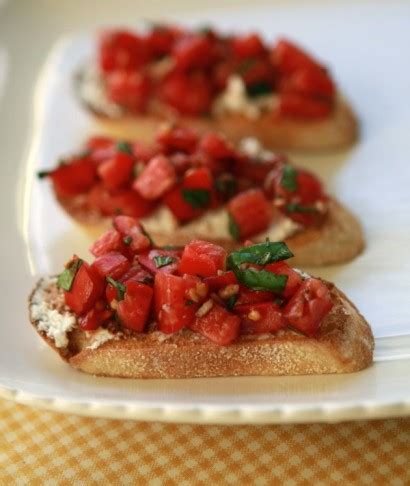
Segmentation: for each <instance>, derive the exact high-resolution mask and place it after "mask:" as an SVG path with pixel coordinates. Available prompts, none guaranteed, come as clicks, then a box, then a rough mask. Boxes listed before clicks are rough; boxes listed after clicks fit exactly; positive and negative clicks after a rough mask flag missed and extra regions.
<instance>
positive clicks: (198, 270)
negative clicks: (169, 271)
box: [178, 240, 227, 277]
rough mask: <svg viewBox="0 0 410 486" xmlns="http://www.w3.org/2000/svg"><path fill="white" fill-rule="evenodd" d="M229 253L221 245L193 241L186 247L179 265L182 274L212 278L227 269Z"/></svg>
mask: <svg viewBox="0 0 410 486" xmlns="http://www.w3.org/2000/svg"><path fill="white" fill-rule="evenodd" d="M226 256H227V253H226V251H225V250H224V249H223V248H222V247H221V246H219V245H214V244H213V243H209V242H207V241H201V240H193V241H191V242H190V243H188V245H186V246H185V248H184V251H183V253H182V257H181V261H180V263H179V267H178V271H179V273H181V274H184V273H187V274H189V275H198V276H200V277H211V276H212V275H216V274H217V273H218V270H224V269H225V260H226Z"/></svg>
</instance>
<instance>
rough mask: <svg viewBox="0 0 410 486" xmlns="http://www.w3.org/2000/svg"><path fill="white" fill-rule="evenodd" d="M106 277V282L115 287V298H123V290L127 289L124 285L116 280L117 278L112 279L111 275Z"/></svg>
mask: <svg viewBox="0 0 410 486" xmlns="http://www.w3.org/2000/svg"><path fill="white" fill-rule="evenodd" d="M106 279H107V282H108V283H110V284H111V285H112V286H113V287H115V288H116V289H117V300H123V299H124V294H125V291H126V290H127V289H126V287H125V285H124V284H122V283H121V282H118V280H114V279H113V278H111V277H106Z"/></svg>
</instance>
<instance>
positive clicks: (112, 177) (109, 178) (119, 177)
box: [97, 152, 134, 190]
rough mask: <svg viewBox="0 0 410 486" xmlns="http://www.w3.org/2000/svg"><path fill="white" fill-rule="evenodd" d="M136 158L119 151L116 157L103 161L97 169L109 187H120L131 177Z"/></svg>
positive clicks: (105, 184)
mask: <svg viewBox="0 0 410 486" xmlns="http://www.w3.org/2000/svg"><path fill="white" fill-rule="evenodd" d="M133 167H134V158H133V157H132V156H131V155H129V154H126V153H124V152H117V153H116V154H115V155H114V157H112V158H110V159H108V160H105V161H104V162H102V163H101V164H100V165H99V166H98V169H97V172H98V175H99V177H100V178H101V180H102V181H103V184H104V186H105V187H106V188H107V189H110V190H112V189H118V188H119V187H121V186H123V185H124V184H126V183H127V182H128V181H129V180H130V177H131V174H132V169H133Z"/></svg>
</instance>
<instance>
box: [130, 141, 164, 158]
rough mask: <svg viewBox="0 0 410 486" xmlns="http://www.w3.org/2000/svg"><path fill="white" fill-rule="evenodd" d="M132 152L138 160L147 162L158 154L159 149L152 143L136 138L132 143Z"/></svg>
mask: <svg viewBox="0 0 410 486" xmlns="http://www.w3.org/2000/svg"><path fill="white" fill-rule="evenodd" d="M132 153H133V154H134V157H135V158H136V159H137V161H138V162H144V163H147V162H149V161H150V160H151V159H152V158H153V157H155V156H156V155H158V154H159V149H158V147H156V146H155V145H153V144H149V143H146V142H143V141H141V140H138V141H137V142H134V143H133V144H132Z"/></svg>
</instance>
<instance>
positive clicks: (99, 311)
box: [78, 302, 113, 331]
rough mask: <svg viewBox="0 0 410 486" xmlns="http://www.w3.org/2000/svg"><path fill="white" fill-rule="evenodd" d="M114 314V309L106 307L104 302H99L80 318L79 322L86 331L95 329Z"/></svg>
mask: <svg viewBox="0 0 410 486" xmlns="http://www.w3.org/2000/svg"><path fill="white" fill-rule="evenodd" d="M99 304H100V305H99ZM112 314H113V312H112V310H110V309H105V306H104V302H97V304H96V306H95V307H93V308H92V309H91V310H89V311H88V312H87V314H85V315H84V316H80V317H79V318H78V323H79V325H80V327H81V329H83V330H84V331H94V330H95V329H98V328H99V327H100V326H101V325H102V324H104V322H107V321H108V320H109V319H111V317H112Z"/></svg>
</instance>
